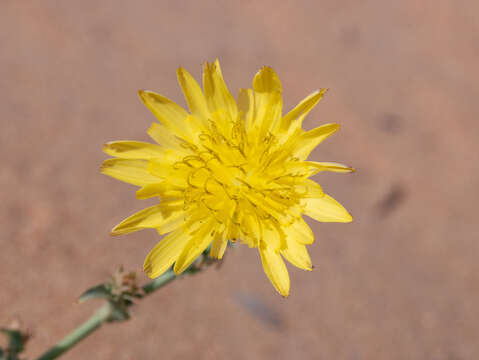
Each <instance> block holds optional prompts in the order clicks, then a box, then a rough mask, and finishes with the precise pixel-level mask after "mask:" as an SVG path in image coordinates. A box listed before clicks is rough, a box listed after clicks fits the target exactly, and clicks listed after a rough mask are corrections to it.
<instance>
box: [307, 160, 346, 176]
mask: <svg viewBox="0 0 479 360" xmlns="http://www.w3.org/2000/svg"><path fill="white" fill-rule="evenodd" d="M305 163H306V164H309V165H311V166H313V167H315V168H316V169H317V170H318V172H319V171H331V172H337V173H350V172H354V171H355V170H354V169H353V168H352V167H350V166H347V165H343V164H340V163H335V162H316V161H306V162H305Z"/></svg>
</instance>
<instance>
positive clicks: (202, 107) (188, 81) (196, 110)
mask: <svg viewBox="0 0 479 360" xmlns="http://www.w3.org/2000/svg"><path fill="white" fill-rule="evenodd" d="M176 75H177V77H178V82H179V83H180V86H181V89H182V90H183V94H184V95H185V99H186V102H187V103H188V107H189V109H190V112H191V114H192V115H193V116H195V117H196V118H198V119H199V120H200V121H201V122H202V123H203V124H206V123H207V120H208V119H209V117H210V112H209V110H208V105H207V104H206V99H205V96H204V95H203V92H202V91H201V88H200V86H199V85H198V83H197V82H196V80H195V79H194V78H193V76H191V74H190V73H189V72H188V71H186V70H185V69H183V68H181V67H180V68H178V70H177V71H176Z"/></svg>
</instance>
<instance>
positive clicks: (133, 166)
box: [101, 159, 161, 186]
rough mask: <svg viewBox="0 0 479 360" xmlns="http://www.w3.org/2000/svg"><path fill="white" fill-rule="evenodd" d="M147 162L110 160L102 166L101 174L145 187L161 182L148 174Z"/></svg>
mask: <svg viewBox="0 0 479 360" xmlns="http://www.w3.org/2000/svg"><path fill="white" fill-rule="evenodd" d="M147 169H148V161H147V160H133V159H108V160H105V161H104V162H103V164H102V166H101V172H102V173H103V174H105V175H108V176H111V177H113V178H115V179H118V180H121V181H124V182H126V183H129V184H133V185H138V186H145V185H148V184H154V183H157V182H159V181H161V180H160V179H159V178H158V177H156V176H154V175H151V174H150V173H149V172H148V170H147Z"/></svg>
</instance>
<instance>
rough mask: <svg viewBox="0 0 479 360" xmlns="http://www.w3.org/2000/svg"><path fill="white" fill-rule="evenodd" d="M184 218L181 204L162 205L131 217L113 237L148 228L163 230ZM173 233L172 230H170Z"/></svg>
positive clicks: (115, 228)
mask: <svg viewBox="0 0 479 360" xmlns="http://www.w3.org/2000/svg"><path fill="white" fill-rule="evenodd" d="M183 217H184V211H183V205H182V203H181V202H175V203H171V204H170V203H166V202H165V203H161V204H159V205H154V206H150V207H148V208H146V209H143V210H140V211H138V212H137V213H135V214H133V215H131V216H129V217H128V218H126V219H125V220H123V221H122V222H121V223H119V224H118V225H116V226H115V227H114V228H113V229H112V230H111V234H112V235H123V234H128V233H131V232H134V231H138V230H142V229H147V228H161V227H164V226H167V225H169V224H170V223H173V222H177V220H178V219H180V220H182V219H183ZM170 231H171V230H170Z"/></svg>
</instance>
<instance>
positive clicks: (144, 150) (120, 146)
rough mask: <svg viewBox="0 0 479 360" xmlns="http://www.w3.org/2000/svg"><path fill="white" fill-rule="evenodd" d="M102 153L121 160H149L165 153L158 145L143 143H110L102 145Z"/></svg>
mask: <svg viewBox="0 0 479 360" xmlns="http://www.w3.org/2000/svg"><path fill="white" fill-rule="evenodd" d="M103 151H104V152H105V153H107V154H108V155H111V156H115V157H118V158H122V159H151V158H155V157H160V156H164V153H165V152H164V151H163V150H162V149H161V147H159V146H158V145H155V144H150V143H147V142H143V141H112V142H109V143H106V144H105V145H103Z"/></svg>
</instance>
